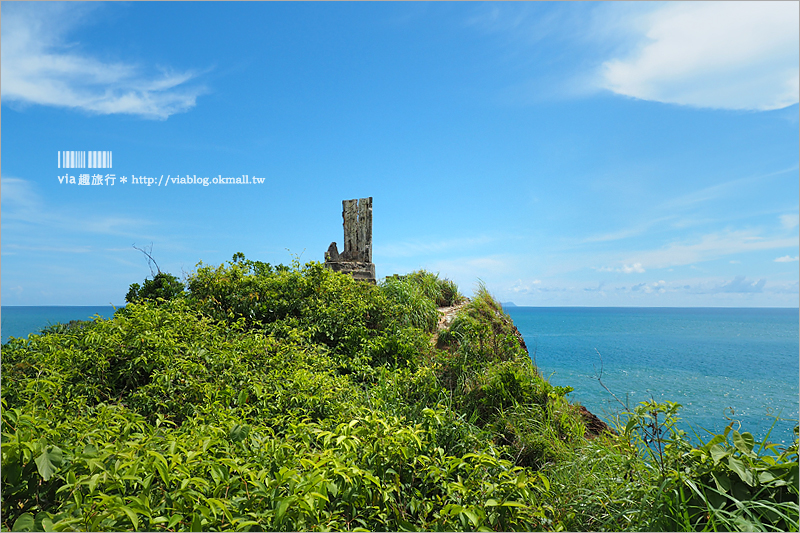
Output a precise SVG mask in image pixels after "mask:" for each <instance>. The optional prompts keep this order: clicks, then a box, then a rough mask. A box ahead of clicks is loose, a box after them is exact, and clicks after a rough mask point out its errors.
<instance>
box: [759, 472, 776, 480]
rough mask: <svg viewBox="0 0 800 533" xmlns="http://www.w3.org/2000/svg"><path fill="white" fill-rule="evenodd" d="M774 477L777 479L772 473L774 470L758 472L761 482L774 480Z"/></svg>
mask: <svg viewBox="0 0 800 533" xmlns="http://www.w3.org/2000/svg"><path fill="white" fill-rule="evenodd" d="M774 479H775V476H774V475H772V472H770V471H768V470H765V471H763V472H759V474H758V480H759V481H760V482H761V483H769V482H770V481H772V480H774Z"/></svg>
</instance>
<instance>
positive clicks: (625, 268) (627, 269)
mask: <svg viewBox="0 0 800 533" xmlns="http://www.w3.org/2000/svg"><path fill="white" fill-rule="evenodd" d="M619 270H620V272H624V273H625V274H633V273H634V272H635V273H637V274H641V273H643V272H644V269H643V268H642V264H641V263H634V264H633V265H622V268H621V269H619Z"/></svg>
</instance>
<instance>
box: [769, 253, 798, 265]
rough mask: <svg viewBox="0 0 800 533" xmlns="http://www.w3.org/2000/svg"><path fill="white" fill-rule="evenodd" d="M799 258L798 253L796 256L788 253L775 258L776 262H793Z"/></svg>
mask: <svg viewBox="0 0 800 533" xmlns="http://www.w3.org/2000/svg"><path fill="white" fill-rule="evenodd" d="M799 259H800V256H797V255H796V256H794V257H791V256H788V255H784V256H783V257H778V258H777V259H775V262H776V263H791V262H793V261H797V260H799Z"/></svg>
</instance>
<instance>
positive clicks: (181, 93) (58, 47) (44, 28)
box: [0, 2, 204, 120]
mask: <svg viewBox="0 0 800 533" xmlns="http://www.w3.org/2000/svg"><path fill="white" fill-rule="evenodd" d="M93 9H94V7H92V6H87V5H86V4H73V3H71V2H63V3H61V2H54V3H50V2H31V3H25V2H12V3H5V4H4V5H3V18H2V66H0V69H1V70H2V79H3V84H2V97H3V101H4V102H15V103H21V104H38V105H45V106H54V107H66V108H72V109H79V110H83V111H86V112H90V113H97V114H103V115H110V114H129V115H137V116H140V117H143V118H148V119H158V120H164V119H166V118H168V117H169V116H170V115H173V114H175V113H181V112H185V111H187V110H189V109H191V108H192V107H194V106H195V104H196V100H197V96H198V95H200V94H201V93H202V92H203V91H204V89H203V88H202V87H200V86H190V85H189V82H190V81H192V80H194V79H195V78H196V77H197V75H198V73H197V72H176V71H172V70H171V69H161V72H160V73H159V74H158V75H154V74H152V73H151V74H148V73H146V72H144V70H145V69H144V68H143V67H141V66H139V65H135V64H132V63H127V62H124V61H116V62H111V61H103V60H100V59H96V58H94V57H92V56H90V55H88V54H85V53H82V52H81V51H80V47H79V46H78V45H76V44H75V43H70V42H68V40H67V34H68V33H70V32H71V31H73V30H77V29H79V28H80V27H81V24H82V23H83V22H84V20H85V18H86V16H87V15H88V14H89V13H90V12H91V11H92V10H93Z"/></svg>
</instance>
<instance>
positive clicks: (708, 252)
mask: <svg viewBox="0 0 800 533" xmlns="http://www.w3.org/2000/svg"><path fill="white" fill-rule="evenodd" d="M790 247H792V248H796V247H797V239H796V238H772V239H768V238H764V237H762V236H760V235H759V234H758V233H757V232H755V231H751V230H746V231H745V230H742V231H727V232H723V233H711V234H707V235H704V236H703V237H701V238H700V239H699V240H695V241H694V242H673V243H670V244H668V245H667V246H664V247H663V248H661V249H659V250H649V251H645V252H639V253H637V254H634V255H633V257H632V258H631V259H630V261H631V262H633V261H636V262H639V263H641V265H644V266H646V267H647V268H667V267H671V266H681V265H690V264H692V263H699V262H702V261H709V260H712V259H718V258H720V257H724V256H726V255H739V254H742V253H746V252H755V251H759V250H771V249H774V248H790Z"/></svg>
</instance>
